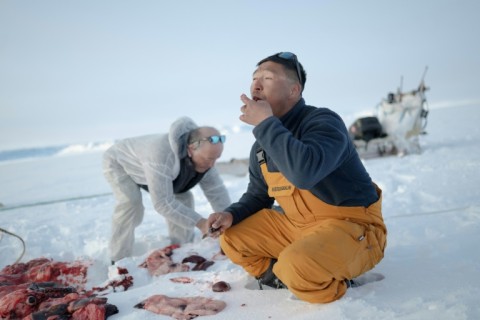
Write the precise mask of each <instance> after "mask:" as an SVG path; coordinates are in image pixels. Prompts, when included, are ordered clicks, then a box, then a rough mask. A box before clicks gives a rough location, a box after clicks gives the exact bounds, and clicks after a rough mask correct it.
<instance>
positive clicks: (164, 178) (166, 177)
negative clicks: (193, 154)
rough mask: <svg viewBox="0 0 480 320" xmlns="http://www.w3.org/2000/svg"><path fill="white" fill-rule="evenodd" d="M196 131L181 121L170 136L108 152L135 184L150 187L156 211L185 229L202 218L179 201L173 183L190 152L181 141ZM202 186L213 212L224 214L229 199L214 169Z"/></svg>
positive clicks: (124, 144) (134, 140)
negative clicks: (182, 161) (181, 162)
mask: <svg viewBox="0 0 480 320" xmlns="http://www.w3.org/2000/svg"><path fill="white" fill-rule="evenodd" d="M195 128H197V125H196V124H195V123H194V122H193V121H192V120H191V119H190V118H188V117H182V118H180V119H178V120H177V121H175V122H174V123H173V124H172V125H171V127H170V131H169V133H168V134H154V135H147V136H141V137H134V138H127V139H124V140H121V141H119V142H117V143H116V144H114V145H113V146H112V147H111V148H110V150H109V152H114V153H115V158H116V160H117V162H118V163H119V164H120V165H121V166H122V167H123V169H124V170H125V172H126V173H127V175H128V176H130V178H131V179H132V180H133V181H135V183H137V184H139V185H147V186H148V189H149V193H150V196H151V199H152V203H153V206H154V208H155V210H156V211H157V212H158V213H160V214H161V215H163V216H164V217H165V218H166V219H168V220H170V222H172V223H174V224H177V225H180V226H184V227H194V226H195V225H196V223H197V222H198V221H199V220H200V219H201V218H202V216H201V215H200V214H198V213H197V212H196V211H195V210H193V209H191V208H189V207H187V206H185V205H184V204H182V203H181V202H180V201H178V200H176V199H175V196H174V193H173V181H174V180H175V179H176V178H177V177H178V175H179V173H180V158H182V157H183V156H185V155H186V152H187V151H186V146H181V145H180V144H181V137H182V136H184V135H185V134H187V133H189V132H190V131H191V130H193V129H195ZM181 148H182V149H183V150H180V149H181ZM199 186H200V188H201V189H202V191H203V193H204V194H205V196H206V198H207V200H208V201H209V202H210V205H211V206H212V208H213V210H214V211H223V210H224V209H225V208H227V207H228V206H229V205H230V203H231V201H230V196H229V194H228V191H227V189H226V187H225V185H224V184H223V181H222V179H221V178H220V175H219V173H218V171H217V169H216V168H215V167H213V168H211V169H210V170H208V171H207V173H206V174H205V175H204V176H203V178H202V179H201V181H200V182H199Z"/></svg>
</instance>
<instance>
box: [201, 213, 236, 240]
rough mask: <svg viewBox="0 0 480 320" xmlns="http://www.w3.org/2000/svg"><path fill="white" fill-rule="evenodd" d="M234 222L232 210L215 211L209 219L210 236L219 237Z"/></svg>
mask: <svg viewBox="0 0 480 320" xmlns="http://www.w3.org/2000/svg"><path fill="white" fill-rule="evenodd" d="M232 223H233V216H232V214H231V213H230V212H214V213H212V214H211V215H210V216H209V217H208V219H207V225H208V228H209V236H210V237H213V238H218V237H219V236H220V235H221V234H222V233H223V232H224V231H225V230H227V229H228V228H230V227H231V226H232Z"/></svg>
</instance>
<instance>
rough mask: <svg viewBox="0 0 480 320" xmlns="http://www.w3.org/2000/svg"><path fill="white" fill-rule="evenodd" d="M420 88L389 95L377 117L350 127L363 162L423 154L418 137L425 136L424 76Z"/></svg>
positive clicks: (376, 113)
mask: <svg viewBox="0 0 480 320" xmlns="http://www.w3.org/2000/svg"><path fill="white" fill-rule="evenodd" d="M427 69H428V68H427V67H426V68H425V71H424V73H423V75H422V78H421V81H420V84H419V86H418V88H417V89H415V90H412V91H409V92H402V81H403V78H402V79H401V81H400V87H399V88H398V89H397V93H393V92H390V93H388V94H387V97H386V98H383V99H382V100H381V102H380V103H379V104H378V105H377V106H376V108H375V115H373V116H369V117H362V118H359V119H357V120H355V121H354V123H353V124H352V125H350V127H349V128H348V130H349V134H350V138H351V139H352V140H353V143H354V145H355V148H356V149H357V152H358V154H359V155H360V157H361V158H362V159H369V158H376V157H383V156H388V155H399V156H403V155H406V154H418V153H420V152H421V147H420V143H419V136H420V135H423V134H426V131H425V128H426V126H427V116H428V112H429V109H428V104H427V98H426V96H425V91H427V90H429V88H428V87H426V86H425V82H424V79H425V74H426V72H427Z"/></svg>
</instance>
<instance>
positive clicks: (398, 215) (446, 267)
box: [0, 106, 480, 320]
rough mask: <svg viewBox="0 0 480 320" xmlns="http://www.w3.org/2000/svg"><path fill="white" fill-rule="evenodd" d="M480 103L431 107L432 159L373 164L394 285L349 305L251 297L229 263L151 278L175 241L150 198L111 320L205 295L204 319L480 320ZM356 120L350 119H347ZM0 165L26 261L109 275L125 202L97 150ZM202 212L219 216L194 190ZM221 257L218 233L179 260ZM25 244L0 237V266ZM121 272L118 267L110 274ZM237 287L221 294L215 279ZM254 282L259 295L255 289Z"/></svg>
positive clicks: (232, 149)
mask: <svg viewBox="0 0 480 320" xmlns="http://www.w3.org/2000/svg"><path fill="white" fill-rule="evenodd" d="M479 123H480V106H462V107H451V108H437V109H432V110H431V111H430V115H429V123H428V127H427V132H428V134H427V135H426V136H423V137H421V144H422V147H423V153H422V154H419V155H409V156H405V157H388V158H379V159H370V160H366V161H365V165H366V167H367V169H368V171H369V173H370V175H371V176H372V177H373V179H374V180H375V182H377V184H378V185H379V186H380V187H381V188H382V189H383V194H384V203H383V212H384V218H385V222H386V224H387V227H388V232H389V233H388V246H387V250H386V254H385V258H384V259H383V261H382V262H381V263H380V264H379V265H378V266H377V267H376V268H375V269H374V270H373V271H374V272H378V273H381V274H383V275H384V276H385V279H384V280H382V281H379V282H373V283H369V284H366V285H364V286H362V287H360V288H355V289H350V290H349V291H347V294H346V295H345V296H344V297H343V298H342V299H341V300H339V301H336V302H333V303H330V304H309V303H306V302H302V301H299V300H296V299H292V297H291V294H290V293H289V292H288V291H286V290H267V291H260V290H252V289H249V288H250V287H251V286H249V284H251V282H252V279H251V278H249V277H248V276H247V275H246V274H245V272H243V270H242V269H241V268H239V267H237V266H235V265H233V264H232V263H231V262H230V261H229V260H220V261H218V260H217V261H215V264H214V265H213V266H211V267H210V268H208V269H207V271H193V272H188V273H183V274H181V275H182V276H188V277H191V278H193V279H195V281H194V283H190V284H178V283H173V282H171V281H169V279H170V278H172V277H174V276H179V274H167V275H164V276H159V277H150V276H149V275H148V274H147V273H146V271H145V269H142V268H138V265H139V264H140V263H141V262H142V261H143V260H144V259H145V257H146V256H147V255H148V253H149V252H150V251H152V250H153V249H158V248H162V247H164V246H165V245H167V244H168V243H167V240H166V238H165V235H166V226H165V223H164V220H163V218H162V217H161V216H159V215H158V214H157V213H155V211H154V210H153V208H152V206H151V203H150V201H149V199H148V194H145V195H144V197H145V206H146V214H145V219H144V222H143V223H142V225H141V226H140V227H138V228H137V232H136V246H135V256H134V257H132V258H127V259H123V260H121V261H119V262H118V264H119V265H122V266H125V267H127V269H128V271H129V273H130V275H132V276H133V277H134V286H133V287H131V288H130V289H129V290H127V291H124V292H116V293H110V294H108V295H107V297H108V300H109V303H112V304H115V305H116V306H117V307H118V308H119V310H120V312H119V313H118V314H117V315H114V316H112V317H111V318H110V319H168V318H169V317H166V316H160V315H156V314H153V313H150V312H148V311H145V310H140V309H135V308H133V305H135V304H136V303H138V302H140V301H141V300H142V299H145V298H147V297H149V296H151V295H153V294H166V295H169V296H176V297H184V296H195V295H202V296H207V297H213V298H215V299H219V300H223V301H225V302H226V303H227V307H226V308H225V310H223V311H221V312H220V313H219V314H217V315H215V316H211V317H204V318H205V319H435V320H437V319H455V320H460V319H480V304H479V297H480V276H479V275H480V250H479V249H478V245H479V243H480V232H479V230H480V187H479V184H480V128H479V125H478V124H479ZM347 124H349V123H347ZM228 139H229V140H228V142H227V144H226V150H225V154H224V156H223V159H229V158H231V157H236V158H242V157H246V156H247V154H248V150H249V147H250V145H251V143H252V141H253V138H252V137H251V135H250V133H249V132H248V131H245V130H243V131H232V132H230V133H229V138H228ZM70 151H71V152H66V153H64V154H62V155H57V156H50V157H44V158H32V159H22V160H11V161H4V162H0V177H1V181H2V183H1V185H0V202H1V203H2V204H3V206H4V207H3V209H0V227H1V228H3V229H6V230H9V231H11V232H14V233H15V234H17V235H19V236H21V237H22V238H23V239H24V240H25V242H26V247H27V248H26V252H25V255H24V256H23V259H22V261H24V262H26V261H28V260H30V259H33V258H38V257H49V258H52V259H54V260H56V261H73V260H76V259H93V261H94V265H93V266H92V267H91V268H90V269H89V274H88V278H89V284H90V285H92V286H93V285H101V284H102V283H104V282H105V281H106V280H108V270H109V267H110V266H109V259H108V256H107V242H108V238H109V234H110V219H111V212H112V208H113V205H114V200H113V197H112V195H111V194H110V190H109V187H108V185H107V183H106V182H105V181H104V178H103V175H102V172H101V155H102V153H101V152H100V151H98V150H90V151H88V152H87V151H84V150H83V151H82V150H76V149H74V150H70ZM223 177H224V180H225V183H226V185H227V188H228V190H229V191H230V194H231V197H232V199H234V200H235V199H238V198H239V197H240V195H241V194H242V193H243V192H244V190H245V188H246V185H247V182H248V178H247V177H246V176H243V177H239V176H231V175H224V176H223ZM194 192H195V197H196V203H197V209H198V211H199V212H200V213H201V214H203V215H204V216H205V217H206V216H208V215H209V214H210V212H211V209H210V207H209V205H208V203H207V202H206V200H205V198H204V197H203V196H202V194H201V192H200V191H199V190H198V189H194ZM218 250H219V247H218V243H217V242H216V241H215V240H213V239H210V238H207V239H204V240H201V239H200V235H199V234H197V241H196V242H195V243H193V244H189V245H185V246H183V247H181V248H179V249H177V250H176V251H174V255H173V256H172V257H173V259H174V260H181V259H183V258H184V257H186V256H187V255H189V254H191V253H197V254H200V255H202V256H204V257H205V258H207V259H211V258H212V257H213V256H214V254H216V253H217V252H218ZM21 251H22V246H21V244H20V242H19V241H18V240H17V239H16V238H14V237H11V236H9V235H7V234H3V233H0V268H3V267H4V266H6V265H8V264H11V263H13V262H14V261H15V260H16V259H17V258H18V257H19V255H20V254H21ZM110 268H111V267H110ZM219 280H223V281H226V282H228V283H229V284H230V285H231V287H232V289H231V290H230V291H228V292H223V293H215V292H212V290H211V284H212V283H213V282H216V281H219ZM246 287H249V288H246Z"/></svg>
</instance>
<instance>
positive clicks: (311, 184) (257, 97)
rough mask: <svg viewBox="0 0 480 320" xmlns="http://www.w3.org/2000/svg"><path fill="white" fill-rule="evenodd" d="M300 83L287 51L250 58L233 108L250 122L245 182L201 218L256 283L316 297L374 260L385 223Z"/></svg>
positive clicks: (370, 186)
mask: <svg viewBox="0 0 480 320" xmlns="http://www.w3.org/2000/svg"><path fill="white" fill-rule="evenodd" d="M305 81H306V73H305V71H304V69H303V66H302V65H301V64H300V63H299V62H298V60H297V57H296V55H294V54H293V53H290V52H281V53H278V54H275V55H272V56H270V57H267V58H265V59H263V60H261V61H260V62H259V63H258V64H257V69H256V70H255V72H254V73H253V81H252V84H251V87H250V91H251V99H250V98H248V97H247V96H246V95H245V94H243V95H242V96H241V100H242V102H243V104H244V105H243V106H242V107H241V109H240V110H241V112H242V114H241V116H240V120H242V121H243V122H246V123H248V124H250V125H253V126H255V128H254V129H253V134H254V136H255V139H256V141H255V143H254V145H253V147H252V150H251V153H250V165H249V174H250V182H249V185H248V188H247V191H246V192H245V194H244V195H243V196H242V197H241V198H240V200H239V201H238V202H236V203H234V204H232V205H230V206H229V207H228V208H227V209H226V210H225V212H216V213H213V214H211V215H210V217H209V218H208V225H209V226H211V229H212V236H214V237H215V236H219V235H220V234H221V236H220V245H221V248H222V249H223V251H224V252H225V254H226V255H227V256H228V257H229V258H230V259H231V260H232V261H233V262H234V263H236V264H239V265H241V266H242V267H243V268H244V269H245V270H246V271H247V272H248V273H249V274H250V275H252V276H254V277H256V278H257V279H258V281H259V284H260V285H268V286H273V287H277V288H285V287H286V288H288V289H289V290H290V291H291V292H292V293H293V294H294V295H295V296H296V297H298V298H299V299H301V300H304V301H308V302H313V303H326V302H330V301H334V300H337V299H339V298H340V297H342V296H343V295H344V294H345V292H346V290H347V288H348V287H349V285H351V284H352V279H354V278H355V277H358V276H359V275H361V274H363V273H365V272H366V271H368V270H370V269H372V268H373V267H374V266H375V265H376V264H377V263H379V262H380V260H381V259H382V258H383V254H384V250H385V245H386V234H387V230H386V227H385V224H384V222H383V218H382V213H381V190H380V189H379V188H378V187H377V186H376V185H375V184H374V183H373V182H372V179H371V178H370V176H369V174H368V173H367V171H366V170H365V167H364V166H363V164H362V162H361V160H360V158H359V156H358V154H357V152H356V150H355V147H354V146H353V144H352V142H351V140H350V139H349V135H348V131H347V129H346V127H345V124H344V123H343V121H342V119H341V118H340V117H339V116H338V115H337V114H336V113H334V112H333V111H331V110H329V109H327V108H316V107H313V106H307V105H306V104H305V101H304V99H303V98H302V92H303V88H304V86H305ZM275 202H276V203H275ZM277 204H278V205H277ZM353 281H355V280H353Z"/></svg>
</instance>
